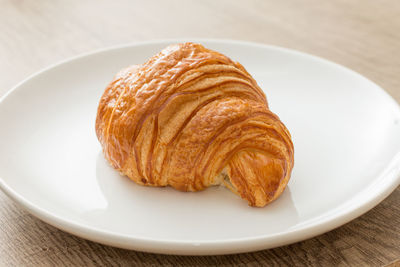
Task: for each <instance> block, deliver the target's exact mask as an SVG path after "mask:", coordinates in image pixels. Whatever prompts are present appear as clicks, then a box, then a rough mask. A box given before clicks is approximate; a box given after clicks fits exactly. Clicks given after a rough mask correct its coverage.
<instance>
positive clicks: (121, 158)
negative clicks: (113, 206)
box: [96, 43, 294, 207]
mask: <svg viewBox="0 0 400 267" xmlns="http://www.w3.org/2000/svg"><path fill="white" fill-rule="evenodd" d="M96 134H97V137H98V139H99V141H100V143H101V145H102V147H103V152H104V155H105V157H106V158H107V159H108V161H109V162H110V163H111V165H112V166H113V167H114V168H115V169H117V170H118V171H119V172H120V173H122V174H124V175H126V176H128V177H129V178H130V179H132V180H133V181H135V182H136V183H138V184H141V185H146V186H172V187H173V188H175V189H178V190H181V191H199V190H203V189H205V188H207V187H209V186H213V185H224V186H226V187H227V188H229V189H230V190H231V191H233V192H234V193H236V194H238V195H239V196H240V197H241V198H243V199H245V200H247V202H248V203H249V205H250V206H257V207H263V206H265V205H266V204H268V203H269V202H271V201H273V200H275V199H276V198H277V197H278V196H279V195H280V194H281V193H282V192H283V190H284V189H285V187H286V185H287V183H288V181H289V178H290V174H291V171H292V168H293V153H294V150H293V143H292V141H291V136H290V133H289V131H288V130H287V129H286V127H285V125H284V124H283V123H282V122H281V121H280V120H279V118H278V116H277V115H275V114H274V113H272V112H271V111H270V110H269V108H268V103H267V100H266V97H265V95H264V93H263V91H262V90H261V89H260V87H259V86H258V85H257V83H256V81H255V80H254V79H253V78H252V77H251V75H250V74H249V73H248V72H247V71H246V70H245V68H244V67H243V66H242V65H241V64H239V63H237V62H234V61H232V60H231V59H229V58H228V57H226V56H224V55H222V54H220V53H218V52H215V51H212V50H209V49H206V48H204V47H203V46H202V45H200V44H195V43H183V44H176V45H171V46H168V47H167V48H165V49H164V50H162V51H161V52H160V53H158V54H157V55H155V56H153V57H152V58H150V59H149V60H148V61H147V62H146V63H144V64H142V65H135V66H131V67H128V68H126V69H123V70H121V71H120V72H119V73H118V74H117V75H116V76H115V77H114V79H113V81H112V82H111V83H110V84H109V85H108V87H107V88H106V89H105V91H104V94H103V95H102V97H101V99H100V103H99V106H98V111H97V118H96Z"/></svg>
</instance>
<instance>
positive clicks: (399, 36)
mask: <svg viewBox="0 0 400 267" xmlns="http://www.w3.org/2000/svg"><path fill="white" fill-rule="evenodd" d="M176 37H207V38H227V39H240V40H248V41H255V42H260V43H265V44H273V45H279V46H284V47H289V48H293V49H297V50H300V51H304V52H308V53H311V54H315V55H318V56H321V57H324V58H327V59H329V60H332V61H335V62H337V63H339V64H343V65H345V66H347V67H349V68H351V69H354V70H355V71H358V72H359V73H361V74H363V75H364V76H366V77H368V78H370V79H371V80H373V81H375V82H376V83H377V84H379V85H381V86H382V87H383V88H385V89H386V90H387V92H389V94H391V95H392V96H393V97H394V98H395V99H396V100H397V101H400V1H397V0H380V1H376V0H337V1H320V0H303V1H296V0H285V1H263V0H254V1H229V0H226V1H216V0H207V1H196V0H191V1H153V0H152V1H129V0H126V1H106V0H102V1H89V0H84V1H78V0H76V1H61V0H58V1H53V0H41V1H23V0H18V1H17V0H0V59H1V60H0V73H1V76H0V96H1V95H3V94H4V93H5V92H6V91H7V90H9V89H10V88H11V87H12V86H13V85H15V84H16V83H17V82H18V81H20V80H22V79H24V78H25V77H27V76H28V75H30V74H32V73H34V72H36V71H38V70H40V69H41V68H43V67H46V66H47V65H49V64H52V63H55V62H57V61H59V60H62V59H65V58H68V57H71V56H74V55H78V54H80V53H83V52H88V51H91V50H94V49H98V48H103V47H107V46H112V45H117V44H123V43H129V42H136V41H143V40H151V39H160V38H176ZM399 259H400V188H397V190H395V191H394V192H393V193H392V194H391V195H390V196H389V197H388V198H387V199H386V200H384V201H383V202H382V203H381V204H379V205H378V206H377V207H375V208H374V209H372V210H371V211H369V212H368V213H366V214H365V215H363V216H361V217H360V218H358V219H356V220H354V221H352V222H350V223H348V224H346V225H344V226H342V227H340V228H339V229H336V230H334V231H331V232H328V233H326V234H324V235H321V236H318V237H316V238H313V239H310V240H307V241H303V242H300V243H297V244H293V245H289V246H285V247H281V248H276V249H271V250H265V251H260V252H255V253H246V254H238V255H226V256H210V257H188V256H165V255H156V254H147V253H140V252H135V251H128V250H123V249H117V248H112V247H108V246H104V245H100V244H97V243H93V242H90V241H86V240H83V239H81V238H78V237H75V236H72V235H69V234H67V233H64V232H62V231H60V230H58V229H56V228H54V227H52V226H49V225H47V224H46V223H43V222H42V221H40V220H38V219H36V218H35V217H33V216H31V215H29V214H28V213H27V212H26V211H24V210H23V209H21V208H20V207H19V206H17V205H16V204H15V203H13V202H12V201H11V200H10V199H8V198H7V197H6V196H5V195H4V194H3V193H1V192H0V266H25V265H27V266H36V265H40V266H43V265H53V266H63V265H67V266H68V265H69V266H72V265H73V266H76V265H85V266H93V265H107V266H108V265H117V266H123V265H136V266H149V265H159V264H163V265H169V266H177V265H232V264H234V265H236V264H237V265H254V266H257V265H259V264H263V265H290V266H291V265H323V266H328V265H356V266H360V265H374V266H381V265H386V264H389V263H391V262H395V261H398V260H399ZM393 265H395V264H393Z"/></svg>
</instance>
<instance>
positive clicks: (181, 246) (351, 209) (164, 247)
mask: <svg viewBox="0 0 400 267" xmlns="http://www.w3.org/2000/svg"><path fill="white" fill-rule="evenodd" d="M185 41H192V42H200V43H202V42H203V43H218V44H222V45H228V46H229V45H232V44H233V45H241V46H253V47H258V48H263V49H269V50H275V51H281V52H285V53H289V54H296V55H300V56H302V57H306V58H309V59H313V60H316V61H319V62H320V63H323V64H328V65H331V66H333V67H336V68H339V69H341V71H344V72H347V73H350V74H352V75H355V76H357V78H360V79H363V80H365V81H367V82H369V83H370V84H371V85H373V87H374V90H377V91H379V93H380V94H381V95H382V96H383V97H385V98H386V100H387V101H389V102H391V104H392V105H393V107H396V109H397V110H396V112H398V113H399V114H400V105H399V104H398V103H397V101H396V100H394V99H393V97H391V96H390V95H389V94H388V93H387V92H386V91H385V90H384V89H383V88H382V87H380V86H379V85H377V84H376V83H375V82H373V81H371V80H370V79H368V78H366V77H365V76H363V75H361V74H359V73H357V72H356V71H354V70H351V69H349V68H347V67H345V66H343V65H340V64H338V63H335V62H332V61H330V60H327V59H324V58H321V57H318V56H315V55H312V54H308V53H305V52H301V51H298V50H294V49H289V48H286V47H281V46H275V45H269V44H262V43H255V42H248V41H241V40H230V39H209V38H176V39H157V40H149V41H143V42H133V43H126V44H120V45H115V46H110V47H105V48H101V49H97V50H94V51H89V52H86V53H82V54H78V55H76V56H73V57H69V58H67V59H64V60H61V61H58V62H56V63H54V64H51V65H49V66H47V67H45V68H42V69H41V70H39V71H37V72H35V73H33V74H31V75H29V76H28V77H27V78H25V79H23V80H22V81H21V82H19V83H17V84H16V85H15V86H14V87H13V88H12V89H10V90H9V91H8V92H6V93H5V94H4V95H3V96H2V97H1V98H0V105H1V104H2V103H3V102H4V101H5V100H6V99H7V97H9V96H10V95H11V94H12V93H14V92H16V91H18V90H19V89H20V88H21V87H22V85H24V84H26V83H28V82H29V81H30V80H32V79H34V78H35V77H37V76H40V75H41V74H44V73H46V72H47V71H49V70H52V69H55V68H57V67H59V66H62V65H64V64H68V63H71V62H73V61H76V60H80V59H84V58H85V57H92V56H96V55H98V54H101V53H104V52H109V51H111V50H120V49H124V48H133V47H139V46H148V45H155V44H165V45H167V44H168V43H178V42H185ZM377 180H382V181H384V182H385V183H383V185H382V184H381V185H380V187H379V190H375V194H374V195H372V197H369V198H364V201H361V202H360V201H359V202H354V198H355V197H357V196H360V195H362V194H363V193H364V192H365V191H366V190H367V189H368V188H369V187H370V186H367V187H366V188H363V190H362V191H361V192H359V193H357V194H356V195H355V196H354V197H352V198H350V199H348V200H347V201H345V202H344V203H342V204H341V205H339V206H338V207H336V208H335V209H333V211H334V210H336V209H338V208H340V207H342V206H343V205H345V204H346V203H349V204H350V205H349V206H348V207H347V208H346V209H345V210H343V211H342V212H341V213H334V214H336V215H329V216H326V217H325V218H322V219H318V218H319V217H321V216H317V217H316V218H313V219H312V221H313V222H312V223H307V224H306V225H305V226H302V227H300V228H295V229H293V230H289V231H283V232H280V233H277V234H272V235H271V234H268V235H260V236H256V237H244V238H234V239H221V240H199V241H196V240H193V241H189V240H173V239H155V238H146V237H138V236H128V235H123V234H119V233H116V232H112V231H105V230H102V229H98V228H96V227H90V226H89V225H85V224H81V223H78V222H74V221H73V220H69V219H68V218H62V217H60V216H58V215H55V214H53V213H51V212H49V211H46V210H45V209H43V208H41V207H39V206H36V205H35V204H33V203H32V202H30V201H29V200H27V199H25V198H24V197H23V196H22V195H20V194H19V193H18V192H17V191H15V190H14V189H13V188H11V187H10V186H9V185H7V183H6V182H5V180H4V179H3V178H2V177H0V189H1V190H2V191H3V192H4V193H5V194H6V195H7V196H8V197H10V198H11V199H12V200H13V201H15V202H16V203H18V204H19V205H20V206H22V207H23V208H24V209H25V210H27V211H28V212H29V213H30V214H32V215H34V216H35V217H37V218H39V219H40V220H42V221H44V222H46V223H48V224H50V225H52V226H54V227H56V228H58V229H61V230H63V231H65V232H68V233H70V234H73V235H76V236H80V237H82V238H85V239H88V240H93V241H96V242H99V243H102V244H106V245H111V246H115V247H120V248H125V249H134V250H138V251H145V252H153V253H162V254H176V255H219V254H232V253H240V252H249V251H255V250H261V249H268V248H273V247H278V246H282V245H287V244H291V243H294V242H299V241H302V240H305V239H308V238H311V237H314V236H317V235H319V234H322V233H325V232H328V231H330V230H333V229H335V228H337V227H340V226H342V225H343V224H345V223H347V222H349V221H351V220H353V219H355V218H357V217H359V216H361V215H362V214H364V213H366V212H367V211H369V210H370V209H372V208H373V207H375V206H376V205H378V204H379V203H380V202H381V201H382V200H384V199H385V198H386V197H387V196H388V195H389V194H390V193H392V192H393V191H394V190H395V189H396V188H397V187H398V186H399V184H400V151H399V152H398V153H397V154H396V156H394V158H393V159H392V161H391V162H390V163H388V164H387V165H386V170H384V171H382V172H381V174H380V176H379V177H377V178H376V179H374V180H373V182H375V181H377Z"/></svg>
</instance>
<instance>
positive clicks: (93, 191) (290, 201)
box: [0, 40, 400, 255]
mask: <svg viewBox="0 0 400 267" xmlns="http://www.w3.org/2000/svg"><path fill="white" fill-rule="evenodd" d="M179 41H181V40H172V41H171V40H168V41H158V42H148V43H141V44H135V45H128V46H122V47H117V48H113V49H108V50H102V51H99V52H95V53H91V54H87V55H83V56H80V57H76V58H73V59H71V60H68V61H64V62H62V63H60V64H57V65H55V66H52V67H50V68H47V69H45V70H43V71H41V72H39V73H38V74H36V75H34V76H32V77H30V78H28V79H27V80H25V81H24V82H22V83H20V84H19V85H18V86H17V87H15V88H14V89H13V90H11V91H10V92H9V93H8V94H7V95H6V96H5V97H3V99H2V100H1V102H0V125H1V131H0V177H1V178H0V187H1V188H2V189H3V190H4V192H5V193H6V194H7V195H8V196H10V197H11V198H12V199H14V200H15V201H16V202H18V203H19V204H21V205H22V206H23V207H24V208H26V209H27V210H28V211H29V212H30V213H32V214H33V215H35V216H37V217H38V218H40V219H42V220H43V221H45V222H47V223H49V224H51V225H54V226H55V227H58V228H60V229H62V230H64V231H67V232H69V233H72V234H75V235H77V236H80V237H83V238H86V239H90V240H93V241H97V242H100V243H104V244H108V245H112V246H117V247H122V248H128V249H135V250H140V251H148V252H157V253H169V254H195V255H202V254H224V253H236V252H246V251H253V250H260V249H266V248H272V247H276V246H281V245H284V244H289V243H292V242H296V241H300V240H303V239H306V238H310V237H312V236H315V235H318V234H321V233H324V232H326V231H329V230H331V229H333V228H335V227H338V226H340V225H342V224H344V223H346V222H348V221H350V220H352V219H354V218H356V217H357V216H360V215H361V214H363V213H364V212H366V211H368V210H369V209H371V208H372V207H374V206H375V205H376V204H378V203H379V202H380V201H382V200H383V199H384V198H385V197H386V196H387V195H388V194H390V193H391V192H392V191H393V190H394V189H395V188H396V187H397V186H398V184H399V182H400V179H399V178H400V177H399V173H400V157H399V152H400V138H399V136H400V109H399V106H398V105H397V104H396V102H395V101H394V100H392V98H390V97H389V96H388V95H387V94H386V93H385V92H384V91H383V90H382V89H381V88H380V87H378V86H377V85H376V84H374V83H372V82H371V81H369V80H367V79H366V78H364V77H362V76H360V75H359V74H357V73H355V72H353V71H351V70H349V69H346V68H344V67H342V66H339V65H337V64H334V63H331V62H329V61H326V60H323V59H320V58H317V57H314V56H310V55H307V54H304V53H300V52H296V51H292V50H288V49H283V48H278V47H272V46H265V45H259V44H252V43H245V42H237V41H223V40H195V41H197V42H200V43H202V44H204V45H205V46H206V47H208V48H211V49H214V50H217V51H219V52H222V53H224V54H226V55H227V56H229V57H231V58H232V59H234V60H236V61H239V62H241V63H242V65H243V66H245V68H247V70H248V71H249V72H250V73H251V74H252V75H253V76H254V78H255V79H256V80H257V81H258V83H259V85H260V86H261V87H262V88H263V89H264V90H265V94H266V95H267V98H268V101H269V103H270V108H271V110H272V111H273V112H275V113H276V114H278V115H279V116H280V118H281V119H282V121H283V122H284V123H285V125H286V126H287V127H288V129H289V130H290V132H291V134H292V137H293V143H294V146H295V167H294V170H293V173H292V178H291V180H290V182H289V185H288V187H287V189H286V190H285V192H284V193H283V194H282V195H281V197H280V198H279V199H278V200H276V201H275V202H273V203H272V204H270V205H268V206H266V207H265V208H252V207H249V206H247V203H246V202H245V201H243V200H241V199H240V198H239V197H238V196H236V195H235V194H233V193H231V192H230V191H229V190H227V189H225V188H223V187H214V188H209V189H207V190H205V191H202V192H197V193H183V192H178V191H176V190H174V189H172V188H149V187H143V186H140V185H137V184H135V183H134V182H132V181H130V180H129V179H128V178H126V177H123V176H121V175H119V174H118V173H117V172H116V171H115V170H114V169H112V168H111V167H110V166H109V164H108V163H107V162H106V160H105V159H104V157H103V155H102V152H101V147H100V145H99V142H98V141H97V138H96V135H95V130H94V123H95V117H96V109H97V104H98V101H99V99H100V96H101V94H102V93H103V90H104V89H105V86H106V85H107V83H108V82H109V81H110V80H111V79H112V78H113V76H114V74H115V73H116V72H117V71H118V70H120V69H121V68H124V67H126V66H128V65H131V64H139V63H143V62H145V61H146V60H147V59H148V58H149V57H150V56H152V55H153V54H155V53H156V52H158V51H159V50H161V49H162V48H164V47H165V46H167V45H168V44H171V43H176V42H179Z"/></svg>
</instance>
